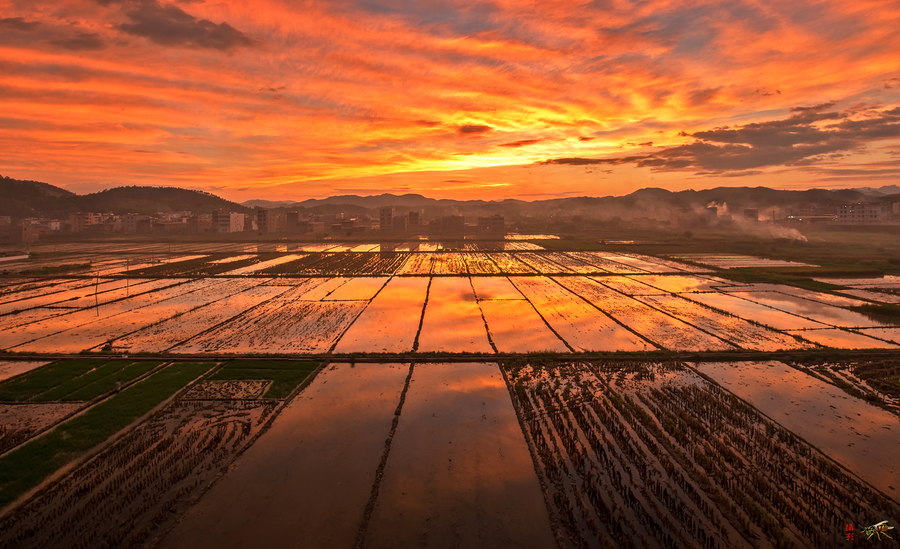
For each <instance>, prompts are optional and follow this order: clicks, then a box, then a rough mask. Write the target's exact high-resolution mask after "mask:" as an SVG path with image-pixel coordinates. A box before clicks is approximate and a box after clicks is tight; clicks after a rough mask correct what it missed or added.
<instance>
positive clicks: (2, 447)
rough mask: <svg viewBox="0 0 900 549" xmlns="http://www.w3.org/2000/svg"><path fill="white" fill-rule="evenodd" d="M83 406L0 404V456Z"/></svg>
mask: <svg viewBox="0 0 900 549" xmlns="http://www.w3.org/2000/svg"><path fill="white" fill-rule="evenodd" d="M83 406H84V403H83V402H48V403H45V404H0V454H2V453H4V452H6V451H7V450H10V449H12V448H15V447H16V446H18V445H19V444H22V443H23V442H25V441H26V440H28V439H30V438H31V437H33V436H34V435H36V434H37V433H40V432H41V431H43V430H45V429H47V428H48V427H51V426H53V425H55V424H56V423H58V422H60V421H62V420H63V419H65V418H66V417H68V416H70V415H71V414H73V413H75V412H76V411H78V409H80V408H81V407H83Z"/></svg>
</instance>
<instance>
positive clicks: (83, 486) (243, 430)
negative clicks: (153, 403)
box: [0, 400, 276, 548]
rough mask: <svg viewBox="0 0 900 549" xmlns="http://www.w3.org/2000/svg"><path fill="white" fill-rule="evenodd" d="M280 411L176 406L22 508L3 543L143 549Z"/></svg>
mask: <svg viewBox="0 0 900 549" xmlns="http://www.w3.org/2000/svg"><path fill="white" fill-rule="evenodd" d="M275 406H276V402H273V401H258V402H253V401H247V400H240V401H227V400H226V401H218V402H216V401H213V402H208V401H207V402H200V401H181V402H174V403H172V404H170V405H169V406H168V407H166V408H165V409H164V410H163V411H161V412H160V413H158V414H156V415H154V416H153V417H152V418H150V419H148V420H147V421H145V422H144V423H142V424H141V425H139V426H138V427H137V428H136V429H135V430H134V431H132V432H130V433H128V434H127V435H126V436H125V437H123V438H121V439H119V440H118V441H116V442H115V443H113V444H112V446H110V447H109V448H107V449H106V450H104V451H103V452H102V453H101V454H100V455H98V456H97V457H96V458H94V459H92V460H91V461H89V462H88V463H86V464H84V465H82V466H80V467H79V468H78V469H77V470H76V471H75V472H73V474H71V475H68V476H66V477H64V478H63V479H62V480H61V481H60V482H58V483H56V484H55V485H54V486H52V487H51V488H50V489H49V490H47V491H46V492H43V493H41V494H40V495H39V496H38V497H36V498H35V499H33V500H32V501H31V502H29V503H28V504H26V505H25V506H23V507H22V508H19V509H17V510H16V511H15V512H14V513H13V514H12V515H10V516H9V517H8V518H7V519H6V520H5V521H4V523H3V526H2V530H0V532H2V533H0V540H2V542H4V543H6V544H12V545H16V546H17V547H22V548H28V547H72V546H85V547H101V546H110V547H137V546H142V545H144V544H146V543H148V541H150V540H152V539H153V537H154V536H155V535H158V534H159V533H162V532H164V531H165V530H166V527H167V526H171V524H172V523H173V522H174V521H175V520H176V519H177V517H178V516H179V515H180V514H181V513H182V512H183V511H184V510H185V509H186V508H187V507H188V506H189V505H190V503H191V499H192V498H196V497H197V496H199V495H200V494H201V493H203V491H204V490H205V489H206V488H207V487H208V486H209V485H210V484H211V483H212V482H213V481H214V480H215V478H216V476H217V474H218V473H220V472H221V471H223V470H225V469H226V468H227V467H228V465H230V463H231V462H232V460H233V459H234V458H235V457H236V456H237V455H238V454H239V453H240V452H241V451H242V450H243V449H244V448H245V447H246V446H247V444H248V442H249V441H251V440H252V438H253V436H254V435H255V434H256V433H257V432H259V430H260V428H261V427H262V426H263V424H264V422H265V421H266V420H267V419H268V418H269V417H270V415H271V414H272V412H273V410H274V408H275ZM111 517H115V520H112V519H111Z"/></svg>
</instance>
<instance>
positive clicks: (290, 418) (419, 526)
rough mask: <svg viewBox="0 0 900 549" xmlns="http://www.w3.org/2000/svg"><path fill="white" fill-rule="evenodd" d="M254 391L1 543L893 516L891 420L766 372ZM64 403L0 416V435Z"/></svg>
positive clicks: (721, 530) (346, 369)
mask: <svg viewBox="0 0 900 549" xmlns="http://www.w3.org/2000/svg"><path fill="white" fill-rule="evenodd" d="M510 301H514V300H510ZM210 366H212V365H210ZM277 367H278V368H290V366H285V365H284V364H281V365H279V366H277ZM239 375H240V374H238V377H239ZM213 377H217V376H213ZM268 384H269V381H266V380H261V379H252V380H245V381H240V380H235V381H213V380H204V379H201V380H198V381H197V382H195V383H194V384H191V385H189V386H188V387H186V388H185V389H184V390H183V391H182V393H181V395H180V396H178V397H177V398H175V399H174V400H172V401H170V402H169V403H168V404H166V405H165V406H163V407H162V408H160V409H159V411H157V412H156V413H154V414H151V415H149V416H147V417H145V418H142V419H141V420H139V421H138V423H137V424H136V425H135V426H134V427H133V428H132V429H130V430H129V431H127V432H125V433H122V434H120V435H119V436H118V437H116V438H114V439H113V440H112V441H110V442H109V443H108V444H107V445H106V447H105V448H104V449H102V450H101V451H99V453H97V454H95V455H94V456H92V457H89V458H88V459H85V460H82V461H81V462H79V463H77V464H76V465H75V467H74V468H73V469H72V470H71V471H69V472H68V473H66V474H64V475H62V476H60V477H59V478H58V479H56V480H55V481H52V482H50V483H48V484H47V485H46V486H45V488H44V489H43V490H40V491H38V492H37V493H36V494H35V495H33V496H32V497H29V498H25V499H24V500H23V501H22V502H21V503H20V504H19V505H18V506H16V507H13V508H12V509H11V510H9V511H8V513H7V514H6V516H4V517H2V518H0V526H2V528H0V540H2V541H3V543H4V544H12V545H16V546H21V547H63V546H71V543H72V542H77V543H78V544H79V545H83V546H99V545H104V544H107V545H114V546H120V547H185V546H229V547H259V546H292V547H293V546H297V547H472V546H482V547H536V548H542V547H559V548H569V547H573V548H574V547H610V546H614V547H723V548H726V547H761V546H785V547H787V546H795V547H841V546H843V545H842V544H843V542H844V538H843V530H842V529H843V527H844V525H845V524H847V523H853V524H869V523H874V522H877V521H878V520H883V519H882V518H881V517H889V518H892V517H895V516H898V513H900V506H898V504H897V501H896V500H897V493H896V488H897V487H898V486H900V484H898V481H900V470H898V469H897V466H896V463H895V461H896V460H894V459H893V456H894V455H895V454H896V451H900V418H898V416H897V414H896V413H894V412H890V411H888V410H886V409H883V408H879V407H876V406H874V405H872V404H870V403H868V402H866V401H864V400H862V399H860V398H858V397H855V396H853V395H851V394H849V393H847V392H846V391H845V390H844V389H842V388H841V387H839V386H838V385H836V384H834V383H831V382H829V381H828V380H826V379H822V378H821V377H820V376H816V375H812V374H811V373H810V372H809V371H807V370H805V369H803V368H795V367H791V366H788V365H786V364H783V363H780V362H774V361H769V362H731V363H722V362H706V363H704V362H700V363H691V364H684V363H679V362H668V363H659V362H637V361H632V362H614V361H593V362H569V361H560V360H554V361H549V360H545V361H529V360H525V359H521V360H512V361H501V362H495V363H490V362H451V363H447V362H444V363H440V362H431V363H421V362H419V363H406V364H402V363H401V364H396V363H395V364H379V363H356V364H353V363H340V362H338V363H333V364H329V365H326V366H324V367H323V368H321V370H320V371H318V373H316V374H315V377H314V378H313V379H312V380H311V382H310V383H309V385H308V386H306V387H305V388H301V389H300V392H299V393H296V395H295V396H292V397H290V398H288V400H286V401H285V400H278V399H272V398H265V390H266V389H265V388H266V387H267V386H268ZM63 404H65V403H40V404H39V403H29V404H24V403H23V404H16V405H13V404H8V405H5V407H4V406H0V419H3V421H4V422H5V423H8V424H11V425H12V424H14V425H16V428H15V429H14V430H15V434H16V438H14V439H13V438H11V437H5V438H3V440H4V441H7V442H8V444H7V447H8V448H12V447H16V446H25V445H27V444H28V442H27V441H28V439H29V438H31V437H33V436H34V435H35V433H36V432H38V431H40V430H41V429H43V428H45V427H46V426H47V425H51V424H53V423H54V422H57V421H61V420H62V421H65V420H64V419H62V417H63V416H64V415H65V414H67V413H69V412H70V410H69V409H65V407H64V406H63ZM13 406H18V410H17V411H15V412H13V413H15V414H18V415H17V416H16V418H15V419H14V420H13V419H9V418H10V417H12V416H10V413H9V412H7V408H12V407H13ZM68 406H69V407H70V408H71V409H74V407H76V406H79V404H78V403H68ZM895 450H896V451H895ZM0 464H2V459H0ZM109 517H115V520H110V519H109ZM64 532H65V534H64ZM61 540H65V541H61Z"/></svg>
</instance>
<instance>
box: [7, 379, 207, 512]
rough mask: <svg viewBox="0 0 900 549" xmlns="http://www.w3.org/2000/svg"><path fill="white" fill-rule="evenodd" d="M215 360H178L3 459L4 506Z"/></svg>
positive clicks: (136, 417) (188, 381)
mask: <svg viewBox="0 0 900 549" xmlns="http://www.w3.org/2000/svg"><path fill="white" fill-rule="evenodd" d="M213 366H214V364H212V363H176V364H173V365H171V366H167V367H166V368H163V369H162V370H160V371H159V372H156V373H155V374H153V375H151V376H150V377H148V378H147V379H145V380H143V381H141V382H139V383H136V384H135V385H133V386H131V387H129V388H127V389H125V390H123V391H122V392H121V393H118V394H116V395H114V396H112V397H111V398H109V399H108V400H105V401H103V402H101V403H99V404H97V405H96V406H94V407H92V408H90V409H88V410H87V411H86V412H84V413H83V414H81V415H79V416H76V417H74V418H72V419H70V420H68V421H66V422H65V423H62V424H61V425H59V426H57V427H56V428H54V429H53V430H52V431H50V432H49V433H47V434H46V435H44V436H41V437H38V438H37V439H35V440H32V441H30V442H27V443H25V444H24V445H22V446H20V447H19V448H17V449H15V450H13V451H12V452H10V453H9V454H7V455H5V456H3V457H2V458H0V507H3V506H5V505H7V504H9V503H11V502H13V501H14V500H15V499H16V498H17V497H19V496H20V495H22V494H23V493H25V492H27V491H28V490H30V489H31V488H33V487H35V486H37V485H38V484H40V483H41V482H42V481H43V480H44V479H45V478H47V477H48V476H50V475H51V474H53V473H54V472H55V471H57V470H58V469H59V468H60V467H63V466H64V465H66V464H67V463H69V462H71V461H72V460H74V459H77V458H79V457H80V456H82V455H84V453H85V452H87V451H89V450H90V449H91V448H94V447H95V446H97V445H98V444H100V443H102V442H103V441H105V440H106V439H108V438H109V437H110V436H112V435H114V434H115V433H117V432H119V431H120V430H122V429H124V428H125V427H127V426H128V425H130V424H131V423H132V422H134V421H135V420H136V419H138V418H139V417H141V416H143V415H144V414H146V413H147V412H149V411H150V410H152V409H153V408H154V407H155V406H157V405H158V404H159V403H161V402H163V401H164V400H166V399H167V398H169V397H170V396H172V395H173V394H175V393H176V392H177V391H179V390H180V389H181V388H183V387H184V386H186V385H187V384H188V383H190V381H191V380H193V379H195V378H197V377H198V376H200V375H202V374H203V373H204V372H206V371H208V370H209V369H210V368H212V367H213Z"/></svg>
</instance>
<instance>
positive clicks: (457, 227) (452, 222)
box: [441, 215, 466, 233]
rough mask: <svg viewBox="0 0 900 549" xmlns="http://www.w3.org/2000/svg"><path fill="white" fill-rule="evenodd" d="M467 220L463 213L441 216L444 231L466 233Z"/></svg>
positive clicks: (442, 230)
mask: <svg viewBox="0 0 900 549" xmlns="http://www.w3.org/2000/svg"><path fill="white" fill-rule="evenodd" d="M465 231H466V220H465V218H464V217H463V216H461V215H445V216H444V217H442V218H441V232H442V233H464V232H465Z"/></svg>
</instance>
